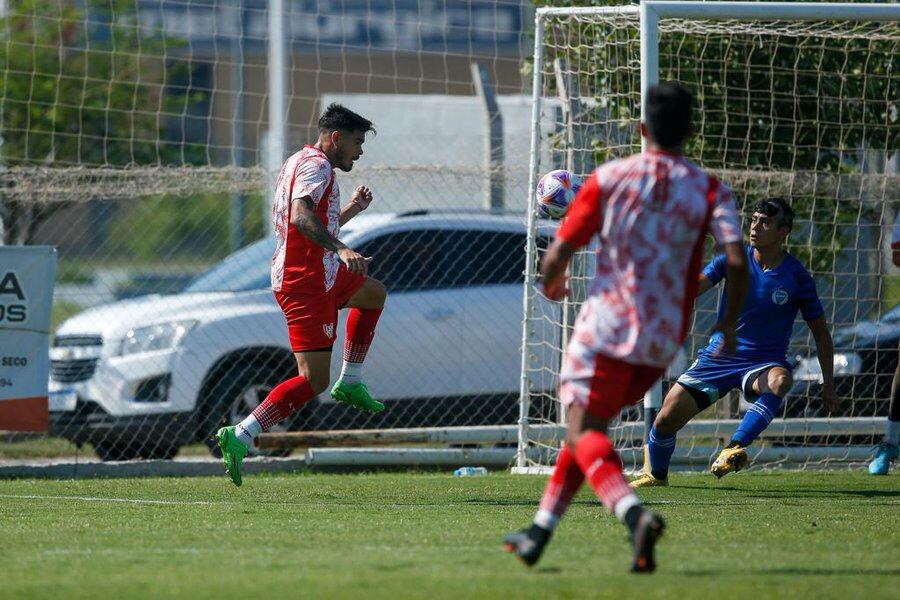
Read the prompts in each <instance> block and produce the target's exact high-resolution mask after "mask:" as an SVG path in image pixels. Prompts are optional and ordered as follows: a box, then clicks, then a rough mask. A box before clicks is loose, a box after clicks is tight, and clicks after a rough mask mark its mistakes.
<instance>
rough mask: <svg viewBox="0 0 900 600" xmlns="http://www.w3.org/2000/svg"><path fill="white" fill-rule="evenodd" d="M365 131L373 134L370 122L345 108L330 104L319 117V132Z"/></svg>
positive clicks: (373, 129) (335, 103)
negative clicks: (337, 130)
mask: <svg viewBox="0 0 900 600" xmlns="http://www.w3.org/2000/svg"><path fill="white" fill-rule="evenodd" d="M336 129H339V130H341V131H361V132H363V133H366V132H367V131H371V132H374V131H375V128H374V127H373V126H372V121H370V120H368V119H367V118H365V117H363V116H361V115H358V114H356V113H355V112H353V111H352V110H350V109H349V108H347V107H346V106H343V105H341V104H338V103H337V102H332V103H331V104H329V105H328V108H326V109H325V112H323V113H322V116H321V117H319V131H334V130H336Z"/></svg>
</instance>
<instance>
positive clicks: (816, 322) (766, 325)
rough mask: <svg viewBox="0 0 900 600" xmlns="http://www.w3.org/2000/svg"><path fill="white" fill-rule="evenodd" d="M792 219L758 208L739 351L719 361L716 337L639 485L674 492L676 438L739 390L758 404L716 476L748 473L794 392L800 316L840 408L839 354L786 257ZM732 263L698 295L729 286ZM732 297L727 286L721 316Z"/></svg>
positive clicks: (661, 430)
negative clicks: (751, 455) (794, 336)
mask: <svg viewBox="0 0 900 600" xmlns="http://www.w3.org/2000/svg"><path fill="white" fill-rule="evenodd" d="M793 220H794V211H793V210H792V209H791V207H790V206H788V204H787V203H786V202H785V201H784V200H782V199H780V198H768V199H766V200H762V201H761V202H759V203H758V204H757V205H756V208H755V210H754V212H753V218H752V220H751V222H750V244H749V245H748V246H747V248H746V254H747V260H748V261H749V264H750V292H749V293H748V294H747V299H746V301H745V302H744V307H743V309H742V310H741V317H740V320H739V322H738V327H737V334H738V338H737V352H736V353H735V354H734V355H733V356H722V355H718V356H717V355H716V354H715V353H714V350H715V348H716V347H718V345H719V344H720V343H721V340H720V337H721V336H720V335H718V334H717V335H714V336H713V337H712V339H711V340H710V342H709V345H708V346H707V347H706V348H705V349H703V350H701V351H700V355H699V358H698V359H697V360H696V361H695V362H694V364H693V365H691V367H690V368H689V369H688V370H687V371H685V372H684V374H683V375H682V376H681V377H679V378H678V381H677V382H676V383H675V384H674V385H673V386H672V388H671V389H670V390H669V393H668V394H667V395H666V399H665V401H664V402H663V407H662V409H661V410H660V411H659V414H658V415H657V416H656V421H655V422H654V424H653V427H652V428H651V429H650V435H649V436H648V438H649V439H648V442H647V445H648V449H649V455H650V472H649V473H646V472H645V473H643V474H642V475H641V476H639V477H638V478H637V479H635V480H634V481H633V482H632V486H634V487H642V486H652V485H667V483H668V471H669V461H670V460H671V458H672V452H673V450H674V449H675V434H676V433H677V432H678V431H679V430H680V429H681V428H682V427H684V426H685V424H686V423H687V422H688V421H690V420H691V419H692V418H693V417H694V415H696V414H697V413H699V412H700V411H702V410H703V409H705V408H707V407H708V406H710V405H711V404H712V403H713V402H715V401H716V400H718V399H719V398H720V397H721V396H724V395H725V394H726V393H728V392H729V391H730V390H732V389H735V388H736V389H739V390H741V391H742V392H743V393H744V394H745V397H747V398H749V399H754V400H755V401H754V403H753V404H752V405H751V406H750V408H749V409H748V410H747V413H746V414H745V415H744V418H743V419H742V420H741V424H740V425H739V426H738V428H737V431H736V432H735V433H734V435H733V436H732V438H731V443H729V444H728V446H727V447H725V449H723V450H722V452H721V453H720V454H719V457H718V458H717V459H716V461H715V462H714V463H713V465H712V472H713V474H714V475H715V476H716V477H722V476H723V475H726V474H727V473H730V472H732V471H740V470H741V469H742V468H744V466H746V464H747V460H748V457H747V450H746V448H747V446H749V445H750V443H751V442H752V441H753V440H755V439H756V438H757V436H758V435H759V434H760V433H761V432H762V431H763V430H764V429H765V428H766V427H767V426H768V425H769V423H771V422H772V419H774V418H775V416H776V415H778V413H779V412H780V410H781V403H782V399H783V398H784V395H785V394H786V393H787V392H788V390H790V389H791V385H792V381H791V366H790V364H789V363H788V362H787V358H786V354H787V349H788V343H789V342H790V339H791V329H792V327H793V324H794V318H795V317H796V316H797V311H798V310H799V311H800V312H801V314H802V315H803V318H804V319H805V320H806V323H807V325H808V326H809V329H810V331H812V335H813V339H815V342H816V350H817V351H818V357H819V365H820V366H821V368H822V380H823V385H822V405H823V407H824V409H825V411H826V412H828V413H831V412H833V411H834V410H835V409H836V408H837V396H836V395H835V393H834V379H833V376H832V375H833V364H834V348H833V346H832V342H831V333H830V332H829V331H828V325H827V323H826V322H825V317H824V312H825V311H824V310H823V309H822V303H821V302H820V301H819V296H818V295H817V294H816V284H815V282H814V281H813V278H812V276H811V275H810V274H809V272H808V271H807V270H806V269H805V268H804V267H803V265H801V264H800V261H798V260H797V259H796V258H794V257H793V256H791V255H790V254H788V253H787V252H785V250H784V244H785V240H787V237H788V234H789V233H790V231H791V227H792V225H793ZM725 260H726V259H725V256H717V257H716V258H714V259H713V260H712V262H710V263H709V264H708V265H707V266H706V268H705V269H703V274H702V275H701V276H700V284H699V289H698V295H699V294H703V293H704V292H707V291H709V290H711V289H712V288H714V287H715V286H716V284H718V283H719V282H720V281H721V280H722V279H723V278H725V280H726V283H727V281H728V277H729V275H728V274H727V273H726V272H725ZM728 294H729V291H728V289H727V287H726V291H725V296H723V298H722V304H721V305H720V306H719V313H720V314H721V313H722V311H723V310H724V309H725V304H726V303H727V297H728Z"/></svg>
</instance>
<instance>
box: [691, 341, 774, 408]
mask: <svg viewBox="0 0 900 600" xmlns="http://www.w3.org/2000/svg"><path fill="white" fill-rule="evenodd" d="M772 367H784V368H785V369H787V370H788V371H790V370H791V365H790V364H789V363H788V362H787V361H786V360H785V359H783V358H781V359H775V360H760V359H759V358H745V357H742V356H739V355H727V354H722V355H719V356H708V355H706V354H701V355H700V358H698V359H697V360H695V361H694V364H692V365H691V366H690V368H689V369H688V370H687V371H685V372H684V373H683V374H682V375H681V377H679V378H678V383H680V384H681V385H682V386H683V387H685V388H688V391H689V392H691V396H693V397H694V399H695V400H696V401H697V405H698V408H700V410H703V409H705V408H706V407H708V406H709V405H710V404H712V403H714V402H715V401H716V400H718V399H719V398H721V397H722V396H724V395H725V394H727V393H728V392H730V391H731V390H733V389H739V390H741V392H743V393H744V397H745V398H746V399H747V401H748V402H751V401H753V400H754V399H755V398H756V396H757V394H756V393H755V392H754V391H753V382H754V381H756V378H757V377H759V376H760V375H761V374H762V373H764V372H765V371H767V370H768V369H771V368H772ZM695 392H699V393H695ZM704 398H705V399H706V401H705V402H704V401H703V399H704Z"/></svg>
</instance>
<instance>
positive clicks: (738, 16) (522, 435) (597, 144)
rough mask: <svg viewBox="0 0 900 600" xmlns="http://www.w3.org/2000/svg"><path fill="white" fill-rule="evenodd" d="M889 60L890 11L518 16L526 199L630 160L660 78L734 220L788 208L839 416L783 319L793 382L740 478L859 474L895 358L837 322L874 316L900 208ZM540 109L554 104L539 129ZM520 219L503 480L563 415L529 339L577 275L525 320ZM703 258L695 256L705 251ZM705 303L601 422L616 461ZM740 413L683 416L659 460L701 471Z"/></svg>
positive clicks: (805, 336) (716, 7) (536, 342)
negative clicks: (672, 447) (518, 308)
mask: <svg viewBox="0 0 900 600" xmlns="http://www.w3.org/2000/svg"><path fill="white" fill-rule="evenodd" d="M898 50H900V5H890V4H844V3H841V4H830V3H800V2H668V1H666V2H661V1H645V2H641V4H640V6H623V7H594V8H540V9H538V10H537V12H536V15H535V43H534V59H533V107H532V146H531V162H530V167H531V179H530V184H531V185H530V190H532V191H531V194H532V196H533V193H534V192H533V190H534V188H535V183H536V180H537V178H538V177H539V175H540V174H541V173H543V172H546V171H548V170H550V169H556V168H569V169H571V170H573V171H575V172H576V173H577V174H579V175H581V176H585V175H587V174H588V173H589V172H590V171H591V170H592V168H593V166H594V165H595V164H599V163H601V162H603V161H605V160H608V159H612V158H618V157H622V156H627V155H628V154H631V153H634V152H637V151H639V150H640V148H641V144H640V136H639V134H638V131H637V124H638V120H639V118H640V116H641V115H642V114H643V102H642V101H643V99H644V97H645V93H646V90H647V89H648V88H649V87H650V86H651V85H653V84H654V83H656V82H657V81H659V80H661V79H665V80H680V81H683V82H684V83H686V84H687V85H688V86H689V87H690V88H691V89H692V90H693V91H694V92H695V94H696V96H697V99H698V103H699V110H698V111H697V115H696V120H697V123H695V128H696V131H697V135H696V137H695V139H694V140H693V141H692V143H691V144H690V146H689V148H688V154H689V157H690V158H691V159H693V160H695V161H697V162H698V163H699V164H701V165H702V166H703V167H705V168H708V169H710V170H712V171H714V172H715V173H716V174H717V175H719V176H720V177H721V178H722V179H723V180H724V181H725V182H727V183H728V184H729V185H730V186H731V187H732V188H733V189H734V190H735V195H736V198H737V200H738V203H739V206H740V208H741V209H742V210H743V211H744V212H745V213H746V210H747V208H748V206H749V207H752V205H753V203H754V202H755V201H756V200H758V199H760V198H761V197H763V196H764V195H779V196H782V197H785V198H787V199H789V201H791V202H792V203H793V205H794V207H795V209H796V210H797V214H798V222H797V223H795V227H794V231H793V233H792V236H791V239H790V240H789V250H790V251H791V252H792V253H794V254H795V255H796V256H797V257H798V258H799V259H800V260H801V262H803V263H804V264H805V266H807V268H809V269H810V271H811V272H812V273H813V275H814V277H815V278H816V281H817V286H818V289H819V294H820V296H821V298H822V300H823V303H824V304H825V305H826V318H827V319H828V322H829V324H831V325H832V328H833V331H835V332H836V333H839V334H840V335H838V336H836V339H837V346H838V348H837V350H836V358H835V374H836V376H837V377H838V378H839V382H838V394H839V396H841V402H842V407H841V410H840V412H839V415H837V416H832V417H830V418H826V417H825V416H824V415H823V414H822V413H821V412H820V410H819V403H818V402H819V401H818V398H817V397H816V396H817V393H818V391H819V388H818V387H817V385H818V382H817V381H816V379H817V378H816V373H815V369H814V366H815V358H813V357H812V356H813V354H814V352H815V346H814V345H813V344H812V339H811V337H810V335H809V331H808V329H807V328H806V327H805V324H803V323H802V322H798V323H796V324H795V327H794V332H793V333H794V335H793V337H792V340H791V347H790V351H789V359H793V360H795V361H799V362H798V367H797V370H796V371H795V380H797V383H796V384H795V387H794V389H793V390H792V393H791V394H790V395H789V396H788V398H787V399H786V402H785V408H784V409H783V411H784V412H783V413H782V414H781V415H779V417H780V418H779V419H777V420H776V421H775V422H773V423H772V425H771V426H770V427H769V428H768V429H767V430H766V431H765V432H764V434H763V436H762V439H761V440H759V442H757V444H754V447H753V448H752V449H751V459H752V460H753V461H754V464H756V465H758V466H759V465H776V464H786V463H790V464H793V465H800V466H808V467H813V466H827V465H829V464H835V461H840V462H859V461H861V460H864V459H865V458H866V457H867V456H868V455H869V452H870V449H871V444H872V443H873V442H874V441H876V440H877V438H878V437H879V436H880V434H881V433H882V432H883V427H884V420H885V415H886V413H887V401H888V395H887V393H886V390H888V389H889V385H890V381H889V378H890V374H891V373H892V372H893V369H892V368H891V369H890V371H889V372H888V374H887V375H885V374H884V373H882V370H883V368H882V366H881V362H879V361H889V360H891V357H892V356H894V357H896V352H897V351H896V348H891V347H885V348H881V347H878V346H877V344H872V343H868V344H869V346H872V347H868V346H867V345H866V344H867V342H864V341H862V336H861V335H860V334H859V332H858V331H857V332H855V333H854V329H853V326H854V325H855V324H857V323H859V322H861V321H866V320H868V319H874V318H877V317H878V316H879V315H880V314H881V313H882V312H883V311H884V312H886V311H887V310H889V309H890V308H891V306H889V305H886V304H887V302H888V298H889V297H888V294H887V292H886V283H885V281H886V278H885V274H886V273H887V269H888V268H889V267H887V266H886V261H885V260H884V256H885V248H886V243H885V240H886V239H887V237H889V229H888V228H889V226H890V225H891V224H892V223H893V219H894V217H895V214H896V212H897V210H898V201H900V175H898V173H900V169H898V166H900V165H898V163H900V137H898V130H900V118H898V110H900V104H898V98H900V74H898V72H897V71H898V63H897V56H898ZM548 105H554V106H555V105H562V106H564V107H565V108H564V109H563V110H560V111H557V113H556V114H557V118H556V121H555V122H554V123H551V124H550V125H549V127H548V125H547V120H546V114H545V112H546V107H547V106H548ZM542 115H543V120H542ZM531 200H533V197H532V198H531ZM530 205H531V206H534V202H533V201H532V202H531V203H530ZM536 222H537V221H536V218H535V215H534V214H531V215H529V231H530V232H531V233H532V235H530V236H529V243H528V257H529V259H528V261H527V263H526V264H527V270H526V282H525V286H524V290H525V292H524V297H523V308H524V312H525V317H524V322H523V323H524V324H523V333H522V346H523V356H522V380H521V390H520V412H519V422H518V424H517V428H518V438H519V439H518V449H517V454H516V463H515V466H514V467H513V469H512V471H513V472H514V473H541V472H546V471H548V470H549V469H550V468H551V467H552V465H553V463H554V461H555V456H556V453H557V451H558V448H559V445H560V443H561V441H562V439H563V432H564V427H563V423H564V420H563V417H562V415H563V411H562V409H561V407H560V406H559V402H558V399H557V398H556V392H555V391H553V392H549V391H547V390H555V389H556V384H557V377H558V373H559V370H558V368H559V365H560V362H561V360H562V357H563V353H564V348H565V346H564V344H563V343H559V344H558V345H557V346H556V347H554V348H553V351H554V352H555V360H553V361H551V362H550V363H549V364H550V366H549V367H548V363H547V362H546V361H545V360H536V357H538V356H541V355H542V353H545V352H546V348H545V346H546V344H547V341H546V340H547V339H548V338H547V335H546V333H545V332H546V330H547V329H555V330H558V331H560V332H561V333H560V335H559V336H557V338H554V339H559V340H564V339H566V334H565V331H566V329H567V328H568V327H569V324H568V323H569V322H570V321H567V319H566V317H565V315H567V314H569V313H571V312H572V311H574V310H577V308H578V306H579V304H580V302H579V300H580V298H579V293H578V287H579V286H580V287H582V288H583V287H584V286H585V285H586V284H587V282H588V281H589V279H590V276H591V274H590V273H589V272H587V270H586V269H584V267H583V264H584V263H585V262H586V261H587V260H588V258H587V257H586V256H582V257H581V260H582V266H581V268H580V269H579V268H578V267H576V268H575V269H573V272H572V274H571V275H572V281H573V288H574V289H575V294H574V299H573V300H572V306H566V307H563V310H562V311H561V312H560V313H559V315H557V314H556V313H547V311H542V310H540V309H539V308H538V301H539V300H540V301H543V297H542V296H541V294H540V291H539V286H538V285H537V284H538V281H537V277H536V272H537V265H538V262H539V259H540V256H539V250H538V248H537V245H536V243H535V242H536V237H537V236H535V235H534V230H535V224H536ZM706 250H707V258H708V257H710V256H711V255H712V252H713V251H714V249H713V248H712V247H708V248H707V249H706ZM584 254H586V253H584ZM575 265H578V262H577V261H576V262H575ZM582 294H583V292H582ZM708 296H712V297H704V298H701V299H699V300H698V303H697V307H696V317H695V321H694V324H693V328H692V330H691V333H690V335H689V338H688V341H687V344H686V348H685V350H686V353H685V356H682V357H680V359H679V360H676V361H675V362H676V363H678V364H673V365H672V367H671V368H670V371H669V373H667V376H666V377H665V378H664V379H666V380H668V381H666V382H660V383H659V384H657V386H656V388H655V389H654V390H653V391H652V392H651V393H648V395H647V398H645V402H644V410H643V414H642V412H641V411H640V410H638V409H637V408H635V409H632V410H626V411H624V412H623V414H622V415H620V419H619V421H618V423H617V425H616V426H615V427H613V431H612V433H613V434H614V436H615V441H616V445H617V448H618V449H619V450H620V452H621V454H622V456H623V461H624V462H625V464H626V467H631V468H638V467H639V466H640V465H641V463H642V462H643V450H642V443H643V439H644V437H645V434H646V426H645V425H644V422H645V421H649V418H651V417H652V415H653V414H655V410H656V409H658V407H659V406H661V400H662V397H663V393H664V387H665V388H667V387H668V385H669V383H670V382H671V381H672V380H673V379H674V378H675V377H677V375H678V374H679V373H680V372H681V371H682V370H683V369H684V368H686V366H687V360H686V359H687V358H688V357H692V356H693V355H694V354H695V353H696V351H697V350H699V349H700V348H702V346H703V345H704V344H705V342H706V337H707V332H708V330H709V327H710V326H711V325H712V324H713V323H714V321H715V303H716V300H717V298H715V297H714V296H715V294H708ZM581 297H582V298H583V296H581ZM798 321H799V320H798ZM892 353H893V354H892ZM854 357H855V358H854ZM857 359H858V360H857ZM893 360H896V358H894V359H893ZM811 365H812V367H811ZM742 404H743V401H742V399H740V398H738V397H736V396H731V397H729V398H724V399H722V400H720V401H719V403H718V405H717V406H713V407H711V408H710V409H708V410H707V411H705V412H704V413H702V414H701V415H699V416H698V418H697V419H696V420H695V421H694V422H692V423H691V424H689V426H688V427H686V428H685V429H684V430H683V431H682V432H681V433H679V446H678V448H677V449H676V453H675V456H674V460H673V462H674V463H676V464H678V463H681V464H693V465H698V464H699V465H703V464H708V462H709V461H711V460H712V458H714V456H715V453H716V452H717V450H718V449H719V448H720V447H721V443H722V441H723V440H727V439H728V438H729V437H730V435H731V433H732V432H733V431H734V429H735V428H736V426H737V423H738V422H739V421H738V420H737V418H738V417H739V413H740V412H742V411H741V405H742ZM642 417H644V419H642Z"/></svg>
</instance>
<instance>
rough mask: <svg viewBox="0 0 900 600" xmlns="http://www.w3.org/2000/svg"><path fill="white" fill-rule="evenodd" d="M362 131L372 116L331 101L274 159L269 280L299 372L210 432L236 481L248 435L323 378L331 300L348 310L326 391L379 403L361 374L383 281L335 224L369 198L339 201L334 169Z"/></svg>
mask: <svg viewBox="0 0 900 600" xmlns="http://www.w3.org/2000/svg"><path fill="white" fill-rule="evenodd" d="M369 131H374V128H373V127H372V122H371V121H369V120H368V119H365V118H363V117H361V116H360V115H358V114H356V113H354V112H352V111H350V110H348V109H347V108H345V107H343V106H341V105H339V104H332V105H330V106H329V107H328V108H327V109H326V110H325V113H324V114H323V115H322V117H321V118H320V119H319V140H318V142H317V143H316V144H315V145H314V146H305V147H304V148H303V149H302V150H300V151H299V152H297V153H296V154H294V155H293V156H291V157H290V158H288V159H287V161H285V163H284V165H283V166H282V167H281V173H280V174H279V176H278V183H277V186H276V189H275V199H274V203H273V206H272V217H273V220H274V225H275V237H276V244H275V255H274V256H273V257H272V290H273V291H274V292H275V298H276V299H277V300H278V303H279V304H280V305H281V309H282V310H283V311H284V315H285V318H286V319H287V324H288V333H289V335H290V341H291V349H292V350H293V351H294V356H295V357H296V359H297V367H298V370H299V374H298V375H297V376H295V377H292V378H290V379H288V380H286V381H283V382H281V383H280V384H278V385H277V386H275V388H274V389H273V390H272V391H271V392H270V393H269V395H268V397H266V399H265V400H264V401H263V402H262V403H261V404H260V405H259V406H257V407H256V408H255V409H254V410H253V413H252V414H251V415H250V416H248V417H247V418H246V419H244V420H243V421H241V422H240V423H238V424H237V425H234V426H231V427H223V428H221V429H220V430H219V431H218V433H217V434H216V438H217V441H218V443H219V447H220V448H221V449H222V458H223V459H224V461H225V469H226V471H227V472H228V474H229V475H230V476H231V480H232V481H233V482H234V483H235V485H241V461H243V459H244V457H245V456H246V455H247V450H248V448H249V446H250V445H251V443H252V442H253V439H254V438H256V436H258V435H259V434H260V433H261V432H262V431H265V430H267V429H269V428H271V427H272V426H273V425H275V424H277V423H279V422H280V421H283V420H284V419H286V418H287V417H288V416H290V415H291V414H292V413H293V412H294V411H296V410H297V409H298V408H300V406H302V405H303V404H304V403H305V402H308V401H309V400H311V399H312V398H314V397H315V396H316V395H318V394H319V393H321V392H323V391H324V390H325V389H326V388H327V387H328V383H329V380H330V378H331V372H330V366H331V347H332V345H333V344H334V339H335V328H336V326H337V313H338V309H341V308H345V307H347V308H349V309H350V313H349V315H348V316H347V340H346V344H345V346H344V364H343V369H342V370H341V375H340V379H339V380H338V381H337V383H335V385H334V387H333V388H332V389H331V396H332V397H333V398H334V399H335V400H337V401H338V402H345V403H347V404H351V405H353V406H355V407H357V408H359V409H362V410H365V411H370V412H379V411H382V410H384V404H382V403H381V402H378V401H377V400H374V399H373V398H372V397H371V396H370V395H369V391H368V389H367V388H366V384H365V383H363V382H362V380H361V378H360V375H361V371H362V365H363V361H364V359H365V357H366V352H367V351H368V349H369V344H370V343H371V342H372V338H373V336H374V335H375V325H376V323H377V322H378V317H379V316H380V315H381V311H382V308H383V307H384V302H385V298H386V297H387V291H386V290H385V287H384V285H382V284H381V283H380V282H379V281H376V280H375V279H372V278H369V277H367V272H368V265H369V263H370V262H371V260H372V259H371V258H367V257H364V256H362V255H360V254H358V253H357V252H354V251H353V250H352V249H351V248H348V247H347V246H345V245H344V244H343V243H341V242H340V241H339V240H338V233H339V232H340V227H341V225H343V224H345V223H346V222H347V221H349V220H350V219H352V218H353V217H355V216H356V215H358V214H359V213H360V212H361V211H363V210H365V209H366V208H368V207H369V203H370V202H371V201H372V192H371V191H370V190H369V188H367V187H365V186H360V187H358V188H356V190H355V191H354V192H353V195H352V197H351V199H350V202H349V203H348V204H346V205H345V206H344V207H341V194H340V190H339V189H338V183H337V181H336V180H335V177H334V169H335V168H338V169H341V170H342V171H350V170H351V169H352V168H353V163H354V162H355V161H356V160H357V159H358V158H359V157H360V156H362V153H363V151H362V145H363V143H364V142H365V141H366V133H367V132H369Z"/></svg>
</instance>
